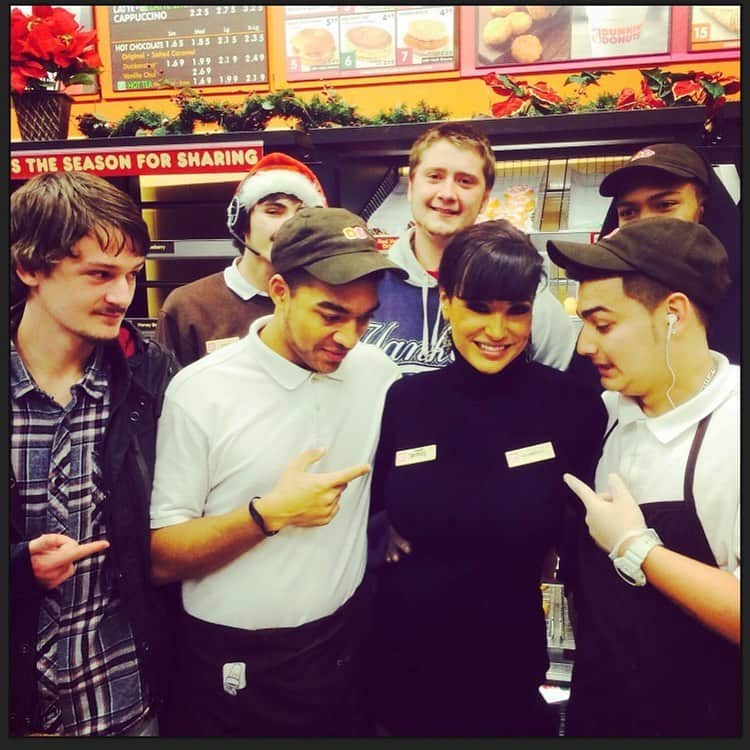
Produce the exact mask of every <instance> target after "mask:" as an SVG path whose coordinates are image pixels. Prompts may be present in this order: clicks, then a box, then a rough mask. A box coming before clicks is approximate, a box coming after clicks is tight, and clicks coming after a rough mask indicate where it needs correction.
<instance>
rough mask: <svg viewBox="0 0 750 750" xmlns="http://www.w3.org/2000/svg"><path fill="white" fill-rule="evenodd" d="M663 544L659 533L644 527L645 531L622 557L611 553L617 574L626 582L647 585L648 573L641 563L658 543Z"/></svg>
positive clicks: (633, 584) (632, 584) (634, 584)
mask: <svg viewBox="0 0 750 750" xmlns="http://www.w3.org/2000/svg"><path fill="white" fill-rule="evenodd" d="M657 544H663V542H662V540H661V539H659V535H658V534H657V533H656V532H655V531H654V530H653V529H644V530H643V533H642V534H641V535H640V536H639V537H638V538H637V539H636V540H635V541H634V542H633V543H632V544H630V545H629V546H628V548H627V549H626V550H625V552H623V553H622V555H621V556H620V557H614V556H613V554H610V556H609V557H610V559H611V560H612V562H613V563H614V566H615V570H616V571H617V574H618V575H619V576H620V578H622V580H623V581H625V583H629V584H630V585H631V586H645V585H646V574H645V573H644V572H643V569H642V568H641V565H643V561H644V560H645V559H646V555H647V554H648V553H649V552H650V551H651V550H652V549H653V548H654V547H655V546H656V545H657Z"/></svg>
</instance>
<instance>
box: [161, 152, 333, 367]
mask: <svg viewBox="0 0 750 750" xmlns="http://www.w3.org/2000/svg"><path fill="white" fill-rule="evenodd" d="M327 205H328V202H327V200H326V196H325V193H324V192H323V188H322V187H321V185H320V183H319V182H318V179H317V177H316V176H315V174H313V172H312V171H311V170H310V169H309V168H308V167H306V166H305V165H304V164H302V163H301V162H299V161H297V160H296V159H293V158H292V157H291V156H287V155H286V154H281V153H272V154H267V155H266V156H264V157H263V158H262V159H260V161H258V163H257V164H256V165H255V166H254V167H253V168H252V169H251V170H250V172H248V174H247V175H246V176H245V177H244V178H243V179H242V181H241V182H240V183H239V185H238V186H237V189H236V190H235V193H234V196H233V197H232V200H231V201H230V203H229V206H228V207H227V228H228V229H229V233H230V234H231V235H232V237H233V244H234V246H235V247H236V248H237V250H238V251H239V252H240V257H238V258H235V259H234V260H233V261H232V263H231V264H230V265H229V266H227V268H225V269H224V270H223V271H219V272H218V273H214V274H211V275H210V276H206V277H204V278H202V279H197V280H196V281H193V282H191V283H189V284H185V285H183V286H180V287H178V288H177V289H174V290H173V291H172V292H170V294H169V295H168V297H167V298H166V300H165V301H164V304H163V305H162V308H161V310H160V312H159V320H158V323H157V326H156V339H157V341H159V343H160V344H162V345H163V346H165V347H166V348H168V349H171V350H172V351H173V352H174V354H175V356H176V358H177V360H178V361H179V362H180V364H181V365H182V366H183V367H184V366H185V365H188V364H190V363H191V362H195V360H197V359H200V358H201V357H202V356H203V355H204V354H206V352H209V351H213V350H215V349H218V348H220V347H222V346H224V345H226V344H229V343H231V342H233V341H236V340H237V339H239V338H240V337H242V336H244V335H245V334H246V333H247V331H248V329H249V327H250V324H251V323H252V322H253V321H254V320H255V319H256V318H259V317H261V316H262V315H268V314H270V313H271V312H273V303H272V302H271V300H270V299H269V297H268V293H267V291H266V283H267V282H268V279H269V278H270V276H271V273H272V268H271V262H270V260H269V258H270V254H271V243H272V242H273V239H274V236H275V234H276V232H277V231H278V229H279V227H280V226H281V225H282V224H283V223H284V222H285V221H286V220H287V219H289V218H291V217H292V216H294V214H296V213H297V211H298V210H299V209H300V208H302V207H304V206H327Z"/></svg>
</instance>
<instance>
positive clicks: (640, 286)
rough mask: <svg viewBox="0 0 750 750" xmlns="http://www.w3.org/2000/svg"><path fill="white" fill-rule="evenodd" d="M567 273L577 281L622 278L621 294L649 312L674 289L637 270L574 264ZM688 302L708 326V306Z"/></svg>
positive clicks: (709, 316)
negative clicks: (619, 269) (616, 271)
mask: <svg viewBox="0 0 750 750" xmlns="http://www.w3.org/2000/svg"><path fill="white" fill-rule="evenodd" d="M567 273H568V277H569V278H571V279H573V280H574V281H578V282H579V283H580V282H582V281H598V280H600V279H617V278H619V279H622V292H623V294H624V295H625V296H626V297H630V299H634V300H635V301H636V302H639V303H640V304H641V305H643V306H644V307H645V308H646V309H647V310H648V311H649V312H653V311H654V310H655V309H656V308H657V307H658V306H659V305H660V304H661V303H662V302H663V301H664V300H665V299H666V298H667V297H668V296H669V295H670V294H671V293H672V292H673V291H676V290H674V289H670V287H668V286H667V285H666V284H662V283H661V282H660V281H657V280H656V279H652V278H651V277H650V276H646V275H645V274H643V273H639V272H638V271H632V272H627V271H626V272H621V273H613V272H612V271H602V270H597V269H594V268H588V267H586V266H580V265H577V264H574V265H571V266H570V267H569V268H568V271H567ZM690 303H691V304H692V305H693V307H694V308H695V311H696V314H697V316H698V320H700V322H701V324H702V325H703V327H704V328H708V324H709V322H710V319H711V315H710V312H709V310H708V308H707V307H706V306H705V305H701V304H699V303H697V302H696V301H695V300H693V299H691V300H690Z"/></svg>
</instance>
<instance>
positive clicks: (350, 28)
mask: <svg viewBox="0 0 750 750" xmlns="http://www.w3.org/2000/svg"><path fill="white" fill-rule="evenodd" d="M284 45H285V52H286V60H287V69H286V78H287V80H288V81H305V80H316V79H320V78H324V79H325V80H330V79H337V78H351V77H357V76H360V77H361V76H373V75H389V74H400V73H427V72H431V71H441V70H455V69H456V68H457V67H458V53H457V47H458V45H457V42H456V14H455V8H454V7H453V6H433V5H429V6H427V5H409V6H378V5H318V6H296V7H295V6H287V7H286V8H285V18H284Z"/></svg>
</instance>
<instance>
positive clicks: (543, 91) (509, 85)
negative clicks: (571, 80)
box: [483, 73, 571, 117]
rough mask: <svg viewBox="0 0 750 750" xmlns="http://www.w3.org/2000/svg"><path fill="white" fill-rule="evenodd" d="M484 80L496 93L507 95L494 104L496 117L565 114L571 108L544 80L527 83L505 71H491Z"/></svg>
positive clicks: (492, 109)
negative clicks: (506, 73)
mask: <svg viewBox="0 0 750 750" xmlns="http://www.w3.org/2000/svg"><path fill="white" fill-rule="evenodd" d="M483 80H484V82H485V83H486V84H487V85H488V86H489V87H490V88H491V89H492V90H493V91H494V92H495V93H496V94H500V96H505V97H507V98H506V99H505V100H504V101H502V102H495V103H494V104H493V105H492V107H491V111H492V114H493V115H494V116H495V117H506V116H508V115H519V116H520V115H526V116H529V115H549V114H563V113H564V112H570V110H571V106H570V102H569V101H567V100H565V99H563V97H561V96H560V95H559V94H557V93H556V92H555V91H554V90H553V89H552V87H551V86H549V85H548V84H547V83H545V82H544V81H537V82H536V83H527V82H526V81H519V80H518V79H516V78H512V77H511V76H509V75H505V74H504V73H489V74H487V75H486V76H484V79H483Z"/></svg>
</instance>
